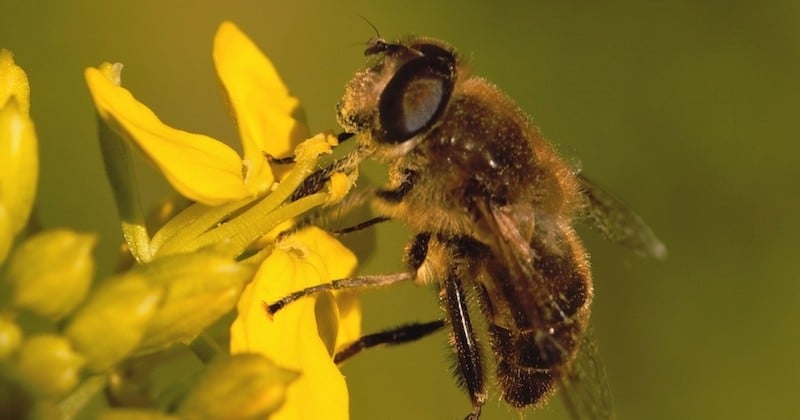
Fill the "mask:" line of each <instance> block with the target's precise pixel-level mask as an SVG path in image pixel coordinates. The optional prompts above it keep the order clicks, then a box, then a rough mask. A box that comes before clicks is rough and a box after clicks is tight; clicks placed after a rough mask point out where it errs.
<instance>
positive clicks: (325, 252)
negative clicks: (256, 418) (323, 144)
mask: <svg viewBox="0 0 800 420" xmlns="http://www.w3.org/2000/svg"><path fill="white" fill-rule="evenodd" d="M355 264H356V260H355V257H354V256H353V254H352V253H351V252H350V251H349V250H347V249H346V248H344V246H342V245H341V244H340V243H339V242H338V241H336V240H335V239H333V238H332V237H331V236H329V235H328V234H326V233H324V232H323V231H321V230H319V229H317V228H309V229H306V230H303V231H301V232H299V233H297V234H295V235H293V236H292V237H290V238H287V239H286V240H284V241H283V242H282V243H281V244H280V245H279V246H278V247H277V249H276V250H275V251H274V252H273V253H272V254H271V255H270V256H269V257H267V259H266V260H265V261H264V262H263V264H262V265H261V269H260V270H259V272H258V273H257V274H256V277H255V279H254V281H253V282H252V283H251V284H250V285H249V286H248V287H247V288H246V289H245V292H244V294H243V295H242V298H241V300H240V301H239V315H238V317H237V319H236V321H234V324H233V326H232V327H231V352H233V353H239V352H258V353H262V354H264V355H265V356H267V357H268V358H270V359H272V360H274V361H275V363H277V364H278V365H279V366H282V367H285V368H287V369H292V370H297V371H299V372H300V377H299V378H298V380H297V381H295V382H294V383H292V385H290V387H289V390H288V393H287V398H286V403H285V404H284V405H283V407H282V408H281V409H280V410H279V411H278V412H277V413H275V414H274V416H273V417H271V418H273V419H290V418H291V419H317V418H326V419H346V418H348V411H349V408H348V394H347V388H346V385H345V382H344V378H343V376H342V375H341V373H340V372H339V370H338V368H337V367H336V365H335V364H334V363H333V360H332V355H331V349H330V348H329V347H330V346H329V344H330V341H331V337H326V335H327V332H325V331H321V329H324V328H326V327H328V326H330V325H333V326H334V327H336V326H338V330H339V331H346V334H350V335H352V334H355V335H356V336H357V335H358V334H359V332H360V331H359V328H358V324H359V323H360V311H359V310H358V307H357V305H353V304H352V301H348V302H346V303H347V306H348V307H347V314H346V316H345V317H344V318H342V316H341V315H342V308H341V307H340V306H339V305H338V301H337V300H336V299H334V298H333V295H332V294H331V293H323V294H319V295H315V296H309V297H306V298H303V299H300V300H298V301H297V302H294V303H292V304H291V305H289V306H287V307H286V308H284V309H282V310H281V311H280V312H278V313H277V314H275V316H274V319H273V320H269V318H268V317H267V314H266V312H265V311H264V308H263V306H262V304H263V302H264V301H273V300H276V299H278V298H280V297H283V296H285V295H287V294H289V293H290V292H293V291H297V290H300V289H302V288H305V287H308V286H312V285H315V284H319V283H322V282H325V281H328V280H330V279H335V278H341V277H346V276H348V275H349V274H350V273H351V271H352V270H353V269H354V268H355ZM317 301H321V302H320V303H322V305H318V304H317ZM320 308H322V310H321V309H320ZM324 309H329V310H328V311H325V310H324ZM337 314H338V315H339V316H338V317H335V315H337ZM329 316H330V317H333V319H329V318H328V317H329ZM320 317H323V318H324V319H320ZM340 334H341V333H340ZM333 339H334V340H335V341H336V342H338V341H339V338H338V337H333Z"/></svg>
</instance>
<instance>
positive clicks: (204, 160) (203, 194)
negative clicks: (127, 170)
mask: <svg viewBox="0 0 800 420" xmlns="http://www.w3.org/2000/svg"><path fill="white" fill-rule="evenodd" d="M119 70H120V67H119V66H118V65H114V66H112V65H109V64H105V65H103V66H102V67H101V69H96V68H88V69H86V73H85V76H86V82H87V84H88V85H89V90H90V91H91V94H92V98H93V99H94V103H95V106H96V107H97V112H98V114H99V115H100V117H101V118H102V119H103V120H104V121H105V122H106V123H107V124H108V125H109V126H110V127H111V128H113V129H114V130H115V131H117V132H118V133H119V134H120V135H122V136H124V137H125V138H127V139H129V140H130V141H131V142H132V143H133V144H134V145H136V146H138V147H139V148H140V149H141V150H142V151H143V152H144V153H145V155H146V156H147V157H148V158H150V159H151V160H152V161H153V162H154V163H155V164H156V166H158V168H159V170H161V172H162V173H163V174H164V176H165V177H166V178H167V180H168V181H169V183H170V184H172V186H173V187H174V188H175V189H176V190H177V191H178V192H179V193H181V195H183V196H185V197H187V198H189V199H191V200H195V201H199V202H201V203H204V204H208V205H217V204H222V203H225V202H229V201H234V200H239V199H242V198H245V197H247V196H249V195H250V193H249V192H248V191H247V190H246V189H245V187H244V181H243V177H242V160H241V158H240V157H239V155H238V154H237V153H236V151H234V150H233V149H232V148H230V147H229V146H227V145H226V144H224V143H222V142H220V141H217V140H215V139H213V138H211V137H208V136H204V135H200V134H193V133H189V132H186V131H181V130H177V129H174V128H172V127H169V126H167V125H165V124H164V123H163V122H161V120H159V119H158V117H157V116H156V115H155V114H154V113H153V111H151V110H150V109H149V108H147V107H146V106H145V105H143V104H142V103H141V102H139V101H137V100H136V99H135V98H134V97H133V95H131V93H130V92H129V91H128V90H127V89H124V88H122V87H120V86H119V85H118V83H115V80H116V81H117V82H118V79H119ZM269 176H270V178H271V174H269ZM270 182H272V180H271V179H270Z"/></svg>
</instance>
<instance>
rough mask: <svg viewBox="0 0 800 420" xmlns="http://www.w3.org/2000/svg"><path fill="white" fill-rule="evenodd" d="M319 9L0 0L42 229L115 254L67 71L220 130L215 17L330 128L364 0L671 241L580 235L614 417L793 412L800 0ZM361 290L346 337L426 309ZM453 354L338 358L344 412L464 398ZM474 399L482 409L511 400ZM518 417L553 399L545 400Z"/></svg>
mask: <svg viewBox="0 0 800 420" xmlns="http://www.w3.org/2000/svg"><path fill="white" fill-rule="evenodd" d="M318 3H319V2H312V1H296V2H269V1H233V2H226V3H223V2H211V1H205V2H203V1H173V2H162V1H149V0H148V1H138V2H125V3H120V2H109V1H88V0H87V1H72V2H63V1H40V2H28V3H24V2H12V1H6V2H3V5H2V6H1V7H0V9H1V10H0V47H5V48H8V49H10V50H12V51H13V52H14V54H15V57H16V60H17V62H18V63H19V64H20V65H21V66H22V67H23V68H24V69H25V70H26V71H27V72H28V75H29V77H30V81H31V85H32V88H31V90H32V113H33V117H34V119H35V122H36V124H37V130H38V134H39V137H40V141H41V160H42V165H41V167H42V172H41V180H40V185H39V198H38V209H39V212H40V216H41V218H42V220H43V221H44V223H45V225H46V226H50V227H54V226H72V227H75V228H78V229H82V230H88V231H98V232H100V233H101V235H102V242H101V244H100V248H101V249H103V250H102V251H99V252H98V253H97V254H98V255H97V256H98V258H99V259H100V260H101V265H102V267H101V269H102V270H103V271H104V272H108V271H109V270H110V269H111V266H112V264H113V260H114V248H115V246H116V244H117V243H118V242H119V241H120V234H119V233H118V226H117V221H116V213H115V210H114V207H113V205H112V202H111V194H110V190H109V188H108V185H107V183H106V181H105V178H104V174H103V170H102V166H101V157H100V154H99V151H98V146H97V141H96V139H95V120H94V111H93V107H92V105H91V103H90V101H89V96H88V94H87V91H86V88H85V84H84V81H83V69H84V68H85V67H87V66H91V65H96V64H98V63H100V62H102V61H121V62H123V63H124V64H125V71H124V73H123V81H124V84H125V85H126V86H127V87H128V88H129V89H130V90H131V91H133V92H134V94H135V95H136V96H137V97H138V98H139V99H140V100H142V101H143V102H144V103H146V104H148V105H149V106H150V107H152V109H154V110H155V111H156V113H157V114H158V115H159V116H160V117H161V118H162V119H163V120H164V121H166V122H167V123H169V124H171V125H173V126H175V127H179V128H183V129H186V130H189V131H194V132H200V133H206V134H210V135H213V136H215V137H217V138H224V139H229V140H230V142H231V143H232V144H236V142H237V140H236V135H235V130H234V128H233V125H232V124H231V122H230V121H229V120H228V118H227V114H226V111H225V108H224V107H223V105H222V102H221V101H220V95H219V89H218V86H217V83H216V80H215V74H214V69H213V67H212V63H211V58H210V54H211V40H212V36H213V34H214V31H215V30H216V27H217V25H218V24H219V22H220V21H222V20H224V19H231V20H233V21H234V22H236V23H237V24H238V25H240V27H241V28H242V29H243V30H244V31H245V32H247V33H248V34H249V35H250V36H251V37H252V38H253V39H254V40H255V41H256V43H257V44H259V45H260V46H261V47H262V48H263V50H264V51H265V52H266V53H267V54H268V55H269V56H270V57H271V59H272V60H273V61H274V63H275V64H276V66H277V67H278V69H279V71H280V72H281V73H282V75H283V77H284V79H285V81H286V82H287V84H288V85H289V86H290V88H291V89H292V90H293V92H294V93H295V94H296V95H297V96H299V97H300V98H301V99H302V100H303V101H304V103H305V106H306V111H307V114H308V117H309V120H310V123H311V126H312V128H313V129H314V130H315V131H318V130H325V129H332V128H335V127H336V124H335V120H334V113H333V106H334V104H335V103H336V101H337V100H338V99H339V97H340V95H341V93H342V87H343V85H344V83H345V82H346V81H347V80H348V79H349V77H350V76H351V75H352V73H353V72H354V71H355V70H356V69H357V68H359V67H360V66H361V65H362V64H363V57H362V55H361V52H362V49H363V42H364V41H366V40H367V39H368V38H369V37H371V36H372V35H373V32H372V29H370V28H369V26H368V25H367V24H365V23H364V22H363V21H362V20H361V19H360V18H359V17H358V15H359V14H360V15H363V16H366V17H367V18H368V19H370V20H371V21H372V22H374V23H375V24H376V25H377V26H378V28H379V29H380V31H381V33H382V34H383V35H384V36H386V37H389V38H391V37H395V36H397V35H401V34H405V33H415V34H424V35H429V36H434V37H438V38H441V39H445V40H447V41H449V42H450V43H452V44H453V45H455V46H456V47H458V48H459V49H460V50H461V51H462V52H463V53H464V54H465V55H466V56H467V57H470V58H471V61H472V64H473V67H474V70H475V72H476V73H477V74H480V75H483V76H485V77H487V78H488V79H490V80H492V81H493V82H495V83H496V84H498V85H499V86H500V87H501V88H502V89H504V90H505V91H506V92H508V93H509V94H510V95H511V96H512V97H513V98H515V99H516V100H517V101H518V102H519V104H520V105H521V106H522V107H523V108H524V109H525V110H527V111H528V112H530V114H531V115H532V116H533V118H534V120H535V121H536V123H537V124H538V125H539V126H540V127H541V128H542V130H543V131H544V133H545V134H546V135H547V136H548V137H549V138H551V139H553V141H554V142H555V143H557V144H558V145H559V148H560V150H562V151H563V153H564V154H565V155H566V156H567V157H568V158H570V159H573V160H575V161H580V162H581V163H582V166H583V168H584V170H585V172H586V173H588V174H589V175H590V176H591V177H592V178H594V179H595V180H597V181H599V182H600V183H601V184H603V185H605V186H606V187H607V188H608V189H609V190H611V191H614V192H615V193H616V194H617V195H618V196H620V197H623V199H624V201H625V202H626V203H628V204H629V205H630V206H631V207H632V208H634V209H635V210H636V211H637V212H638V213H640V214H641V215H642V216H643V217H644V218H645V219H646V220H647V221H648V222H649V223H650V225H651V226H652V227H653V228H654V229H655V230H656V231H657V232H658V233H659V234H660V236H661V237H662V239H663V240H664V241H665V242H666V244H667V245H668V247H669V251H670V256H669V259H667V260H666V261H663V262H660V261H653V260H646V259H640V258H637V257H635V256H634V255H633V254H631V253H630V252H628V251H627V250H624V249H620V248H618V247H616V246H613V245H610V244H608V243H606V242H604V241H603V240H602V239H600V238H599V237H598V236H597V235H594V234H592V233H588V234H587V235H585V237H586V242H587V246H588V248H589V250H590V252H591V253H592V262H593V267H594V276H595V281H596V295H597V297H596V301H595V306H594V315H593V322H594V328H595V334H596V336H597V341H598V343H599V346H600V348H601V353H602V358H603V360H604V361H605V363H606V367H607V370H608V374H609V378H610V382H611V388H612V391H613V394H614V398H615V405H616V410H617V414H618V417H619V418H622V419H645V418H646V419H673V418H694V419H703V418H726V419H727V418H790V417H795V416H797V413H798V408H797V405H796V400H797V396H796V394H797V392H798V390H800V362H799V360H800V359H799V358H798V356H797V355H798V354H800V328H798V327H797V326H796V321H797V320H798V319H799V318H800V309H798V307H800V277H798V268H797V267H798V264H797V258H798V257H797V255H796V254H797V252H798V250H800V247H798V245H797V237H798V235H797V234H798V224H799V223H798V209H800V205H799V204H800V198H798V196H800V194H798V193H799V192H800V188H798V186H797V183H798V180H800V169H798V164H797V156H796V155H795V154H796V153H798V151H800V147H798V133H800V118H798V117H797V115H796V114H797V110H798V109H800V106H799V105H800V104H798V100H799V98H800V29H799V28H800V3H798V2H797V1H772V2H769V3H768V4H766V3H765V4H763V5H762V4H758V3H756V2H749V1H747V2H745V1H727V2H702V4H701V2H693V1H681V2H669V4H656V3H652V2H647V3H648V4H646V5H645V4H644V3H643V2H635V1H622V2H613V3H612V4H606V5H602V6H601V5H589V4H588V2H587V4H580V5H579V4H577V3H578V2H539V1H534V2H529V3H527V4H526V5H525V6H522V3H521V2H520V4H517V3H514V2H477V1H475V2H439V3H432V2H429V1H417V0H414V1H404V2H395V4H393V5H389V6H376V5H374V4H373V2H368V1H346V2H330V3H328V4H318ZM581 3H583V2H581ZM650 3H652V4H650ZM142 182H143V183H144V184H145V185H146V187H145V190H146V198H147V201H148V202H149V203H153V202H155V200H157V199H159V198H162V197H164V196H166V195H167V194H168V191H169V190H168V188H167V187H166V186H165V185H164V183H163V182H162V181H161V179H160V178H159V177H158V176H157V175H156V174H154V173H152V171H150V172H145V173H143V174H142ZM377 232H378V238H379V246H378V247H377V249H376V250H375V251H374V253H373V256H372V257H370V258H369V259H367V260H366V261H365V262H366V264H365V265H364V268H363V270H364V271H365V272H372V273H378V272H393V271H397V270H399V269H400V268H401V265H400V262H399V261H400V256H401V248H402V246H403V244H404V242H405V241H406V239H407V238H406V236H405V233H404V232H403V230H402V228H400V227H399V226H393V225H391V224H386V225H384V226H381V227H380V228H379V229H377ZM358 237H359V236H357V235H356V236H354V238H356V239H357V238H358ZM362 238H365V239H364V240H367V239H369V238H368V237H367V236H366V235H365V236H362ZM364 308H365V309H364V318H365V319H364V328H365V331H375V330H380V329H382V328H385V327H387V326H393V325H396V324H400V323H403V322H408V321H412V320H420V321H426V320H430V319H433V318H434V317H436V316H437V311H438V308H437V303H436V296H435V294H433V293H431V292H430V291H429V290H425V289H424V288H418V287H413V286H408V287H405V286H400V287H395V288H392V289H390V290H382V291H373V292H369V293H365V296H364ZM448 351H449V350H447V342H446V337H445V335H443V334H439V335H436V336H434V337H431V338H429V339H427V340H425V341H423V342H419V343H415V344H412V345H408V346H404V347H403V348H392V349H378V350H373V351H368V352H366V353H365V354H363V355H361V356H359V357H358V358H356V359H354V360H352V361H350V362H349V363H348V364H347V365H346V366H345V368H344V373H345V374H346V375H347V377H348V381H349V383H350V389H351V405H352V415H353V418H355V419H377V418H381V419H404V418H420V419H446V418H460V416H463V415H464V414H466V412H467V410H468V406H469V403H468V400H467V398H466V397H465V396H464V395H463V394H462V393H461V392H460V391H459V390H458V389H457V388H456V386H455V385H454V382H453V380H452V378H451V376H450V374H449V372H448V371H449V367H450V363H451V362H450V358H449V357H448ZM490 399H491V401H490V402H489V403H488V404H487V406H488V407H487V409H486V411H485V414H486V415H485V418H487V419H500V418H516V417H518V415H517V413H516V412H514V411H512V410H509V409H508V408H505V407H504V406H502V405H501V404H498V403H497V402H496V400H497V393H496V392H495V393H494V394H493V395H492V396H491V397H490ZM528 414H529V417H530V418H562V417H563V416H564V414H563V410H562V408H561V404H560V402H555V403H554V404H550V405H549V406H548V407H547V408H544V409H541V410H537V411H535V412H534V413H528Z"/></svg>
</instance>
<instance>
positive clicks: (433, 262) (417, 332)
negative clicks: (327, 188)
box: [265, 37, 665, 419]
mask: <svg viewBox="0 0 800 420" xmlns="http://www.w3.org/2000/svg"><path fill="white" fill-rule="evenodd" d="M365 55H366V56H367V57H368V58H369V62H368V64H367V66H366V68H365V69H363V70H361V71H360V72H358V73H356V75H355V76H354V77H353V78H352V80H350V82H349V83H348V84H347V86H346V89H345V93H344V96H343V98H342V100H341V101H340V102H339V103H338V105H337V120H338V122H339V124H340V125H341V126H342V127H343V128H344V130H345V135H344V136H343V137H342V138H343V139H344V138H346V137H349V136H350V135H355V136H357V139H358V143H357V146H356V147H355V149H354V150H353V151H352V152H350V153H349V154H348V155H346V156H345V157H343V158H342V159H340V160H339V161H336V162H334V163H333V164H331V165H330V166H328V167H327V168H323V169H320V170H319V171H317V172H316V173H315V174H313V175H312V176H311V177H309V179H307V180H306V182H305V183H304V184H303V185H302V186H301V187H300V188H299V189H298V191H297V192H296V193H295V196H294V198H295V199H297V198H299V197H302V196H304V195H307V194H310V193H312V192H314V191H316V190H319V189H320V188H321V186H322V184H323V183H324V181H325V180H326V179H327V178H328V177H329V176H330V174H331V173H333V172H336V171H344V172H352V171H354V170H355V168H357V166H358V164H359V163H360V162H361V161H363V160H364V159H367V158H371V159H376V160H378V161H380V162H382V163H384V164H385V165H386V166H387V167H388V173H389V179H388V182H387V183H386V185H384V186H383V187H382V188H380V189H377V190H376V191H374V194H373V195H372V198H371V199H370V201H371V202H372V205H373V207H374V208H375V210H376V211H377V212H378V213H379V214H380V217H378V218H376V219H373V220H370V221H367V222H365V223H363V224H361V225H359V226H357V227H355V228H353V229H349V230H355V229H360V228H363V227H365V226H367V225H370V224H372V223H376V222H380V221H383V220H388V219H394V220H399V221H401V222H403V223H404V224H405V225H406V226H407V227H408V228H409V229H410V231H411V232H412V234H413V239H411V241H410V243H409V244H408V245H407V247H406V251H405V254H406V255H405V261H406V263H407V266H408V270H407V271H405V272H401V273H395V274H382V275H368V276H358V277H353V278H349V279H342V280H336V281H334V282H332V283H330V284H326V285H321V286H316V287H312V288H309V289H306V290H301V291H298V292H296V293H293V294H291V295H289V296H286V297H285V298H283V299H281V300H279V301H276V302H272V303H269V304H265V306H266V309H267V311H268V312H269V313H271V314H274V313H275V312H276V311H278V310H279V309H280V308H282V307H283V306H285V305H286V304H289V303H290V302H292V301H294V300H296V299H299V298H301V297H303V296H306V295H309V294H311V293H317V292H320V291H322V290H330V289H345V288H365V287H374V286H385V285H388V284H392V283H396V282H400V281H415V282H417V283H433V284H436V285H438V287H439V290H440V293H439V299H440V301H441V307H442V309H443V312H444V317H443V319H440V320H435V321H432V322H429V323H417V324H410V325H406V326H403V327H399V328H396V329H393V330H389V331H385V332H381V333H377V334H372V335H367V336H364V337H362V338H361V339H360V340H358V341H357V342H355V343H353V344H352V345H350V346H348V347H346V348H344V349H342V350H340V351H339V352H338V353H337V354H336V357H335V360H336V361H337V362H341V361H343V360H344V359H346V358H349V357H350V356H352V355H354V354H356V353H358V352H359V351H361V350H363V349H364V348H367V347H372V346H374V345H377V344H395V343H400V342H407V341H412V340H415V339H418V338H421V337H423V336H425V335H428V334H430V333H432V332H434V331H437V330H439V329H441V328H444V327H448V328H449V330H450V342H451V344H452V348H453V351H454V353H455V358H456V361H457V363H456V366H457V367H456V369H455V370H456V372H455V374H456V376H457V379H458V382H459V383H460V384H461V385H463V387H464V388H465V390H466V392H467V394H468V396H469V399H470V402H471V409H470V411H469V413H468V415H467V418H468V419H478V418H479V417H480V413H481V408H482V406H483V404H484V402H485V401H486V399H487V386H486V382H487V377H488V376H489V375H488V374H487V372H486V370H487V368H486V365H487V362H486V360H485V353H484V350H483V347H484V344H483V343H481V342H480V341H479V338H478V336H476V333H475V331H474V330H473V323H472V320H471V317H472V316H473V312H478V313H479V314H480V315H481V316H483V317H484V318H485V320H486V325H487V329H488V331H487V337H488V347H489V348H490V349H491V354H492V355H494V358H493V359H494V360H493V374H494V378H495V379H496V383H497V386H498V388H499V390H500V392H501V397H502V399H503V400H505V401H506V402H507V403H508V404H510V405H511V406H513V407H519V408H523V407H528V406H538V405H541V404H544V403H545V402H546V401H547V400H548V398H549V397H550V396H551V395H552V394H553V393H554V392H555V391H556V389H557V388H558V387H559V386H564V387H566V388H569V387H573V386H574V387H580V386H590V385H591V384H589V385H581V384H580V383H579V381H578V380H577V379H576V378H577V376H576V374H575V372H577V371H578V369H579V368H580V369H583V370H584V371H585V372H588V373H581V374H582V375H584V376H586V377H588V378H589V379H592V378H594V379H592V380H594V381H598V380H600V381H602V379H603V374H602V372H601V368H598V366H599V364H598V362H596V360H594V359H591V357H593V356H591V354H590V355H589V356H588V357H590V359H588V362H587V361H583V360H584V359H582V357H584V356H585V355H584V352H587V353H590V352H591V349H590V347H591V345H590V344H588V345H587V344H585V343H587V338H586V334H587V328H588V322H589V315H590V308H591V303H592V296H593V291H594V289H593V285H592V276H591V272H590V269H589V260H588V256H587V253H586V251H585V249H584V247H583V245H582V244H581V241H580V240H579V238H578V236H577V234H576V232H575V230H574V228H573V224H574V222H575V220H576V218H578V217H580V216H588V218H589V219H590V220H591V221H593V222H594V224H595V225H597V226H598V227H599V228H600V230H601V231H602V232H603V233H605V234H606V236H609V237H611V238H612V239H613V240H615V241H616V242H621V243H623V244H626V245H628V246H630V247H632V248H634V249H635V250H638V251H641V252H644V253H647V254H651V255H654V256H662V255H663V253H664V252H665V248H664V246H663V244H662V243H661V242H660V241H659V240H658V238H656V236H655V235H654V234H653V232H652V231H651V230H650V229H649V228H648V227H647V225H645V224H644V222H643V221H642V220H641V219H640V218H639V217H638V216H637V215H635V214H634V213H632V212H630V211H629V210H627V209H625V208H624V207H623V206H622V205H621V204H620V203H619V202H618V201H617V200H616V199H614V198H613V197H612V196H611V195H609V194H608V193H606V192H604V191H603V190H601V189H600V188H598V187H597V186H595V185H594V184H593V183H591V182H590V181H589V180H588V179H586V178H585V177H583V176H582V175H580V174H578V173H577V171H576V170H574V169H573V168H572V167H571V166H570V165H569V164H568V163H567V162H566V161H565V160H564V159H563V158H562V157H560V156H559V155H558V154H557V152H556V150H555V149H554V147H553V146H552V145H551V144H550V143H549V142H548V141H547V139H545V138H544V137H543V136H542V134H541V133H540V132H539V131H538V129H537V128H536V127H535V126H534V125H533V123H532V122H531V120H530V119H529V117H528V116H527V115H526V114H525V113H524V112H523V111H522V110H521V109H520V108H519V107H518V106H517V105H516V104H515V103H514V102H513V101H512V100H511V99H510V98H509V97H508V96H506V95H505V94H504V93H503V92H501V91H500V89H498V88H497V87H496V86H495V85H493V84H491V83H489V82H488V81H486V80H485V79H483V78H480V77H477V76H474V75H472V74H470V72H469V70H468V68H467V66H466V65H465V64H464V62H463V61H462V59H461V57H460V56H459V54H458V53H457V52H456V50H455V49H454V48H453V47H451V46H450V45H448V44H447V43H445V42H442V41H439V40H435V39H430V38H423V37H408V38H405V39H402V40H400V41H397V42H389V41H386V40H384V39H381V38H379V37H378V38H374V39H373V40H371V41H370V42H369V43H368V45H367V47H366V50H365ZM349 230H348V231H349ZM470 300H477V302H478V305H477V307H478V308H477V309H474V308H470V307H468V304H467V302H468V301H470ZM585 368H588V369H585ZM598 372H599V373H598ZM567 391H569V389H567ZM567 398H568V401H569V402H568V405H569V408H570V411H571V413H572V414H573V416H574V417H576V418H583V417H610V416H611V414H610V402H607V401H602V400H608V398H606V397H599V398H598V397H590V398H585V397H583V396H581V395H579V394H577V396H572V395H568V396H567ZM604 406H605V407H604Z"/></svg>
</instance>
